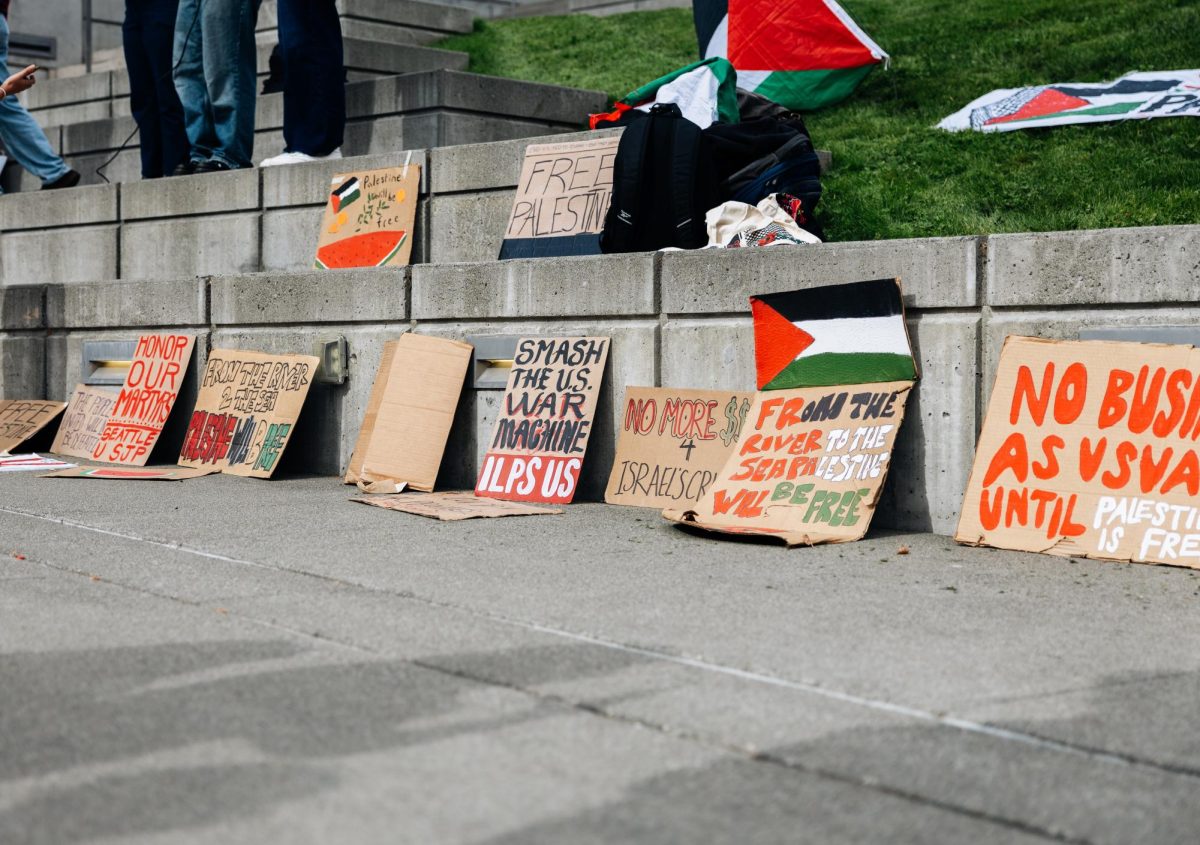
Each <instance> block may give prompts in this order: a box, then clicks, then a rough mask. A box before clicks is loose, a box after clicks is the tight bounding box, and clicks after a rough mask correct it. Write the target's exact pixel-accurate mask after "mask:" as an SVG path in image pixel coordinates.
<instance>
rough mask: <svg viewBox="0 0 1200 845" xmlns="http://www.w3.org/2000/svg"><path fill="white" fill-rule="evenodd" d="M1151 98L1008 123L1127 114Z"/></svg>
mask: <svg viewBox="0 0 1200 845" xmlns="http://www.w3.org/2000/svg"><path fill="white" fill-rule="evenodd" d="M1147 102H1149V100H1140V101H1138V102H1136V103H1113V104H1112V105H1110V106H1092V107H1091V108H1090V109H1070V110H1069V111H1057V112H1054V113H1053V114H1039V115H1035V116H1033V117H1022V118H1020V119H1019V120H1010V121H1007V122H1008V123H1028V122H1029V121H1031V120H1049V119H1050V118H1052V117H1074V116H1075V115H1077V114H1127V113H1128V112H1131V111H1134V110H1135V109H1140V108H1141V107H1142V106H1144V105H1145V104H1146V103H1147Z"/></svg>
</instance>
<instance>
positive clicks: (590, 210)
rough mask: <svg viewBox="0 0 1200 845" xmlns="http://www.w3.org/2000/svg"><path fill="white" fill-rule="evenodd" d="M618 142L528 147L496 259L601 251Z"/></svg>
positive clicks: (606, 141)
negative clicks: (601, 236)
mask: <svg viewBox="0 0 1200 845" xmlns="http://www.w3.org/2000/svg"><path fill="white" fill-rule="evenodd" d="M620 141H621V139H620V138H619V137H615V138H598V139H594V140H588V141H574V142H566V143H561V144H532V145H530V146H529V147H527V148H526V150H525V162H524V164H522V166H521V181H520V182H519V183H518V184H517V196H516V198H515V199H514V200H513V207H512V213H511V214H509V217H508V226H506V227H505V230H504V243H503V244H502V245H501V247H500V257H501V258H502V259H503V258H543V257H547V256H555V255H599V254H600V233H601V232H602V231H604V216H605V215H606V214H607V213H608V206H609V205H610V204H611V202H612V184H613V162H615V161H616V158H617V145H618V144H619V143H620Z"/></svg>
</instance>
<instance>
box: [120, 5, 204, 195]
mask: <svg viewBox="0 0 1200 845" xmlns="http://www.w3.org/2000/svg"><path fill="white" fill-rule="evenodd" d="M178 7H179V0H125V23H124V25H123V26H122V27H121V30H122V33H123V35H124V42H125V64H126V65H127V66H128V67H129V93H130V97H129V102H130V109H131V110H132V111H133V119H134V120H136V121H137V125H138V129H139V130H140V132H141V138H142V178H143V179H154V178H156V177H159V176H169V175H171V173H172V172H173V171H174V170H175V167H176V166H177V165H179V164H180V163H182V162H185V161H187V159H188V154H189V147H190V145H189V143H188V137H187V131H186V130H185V129H184V128H183V106H182V104H180V102H179V94H177V93H176V91H175V82H174V80H173V79H172V78H171V53H172V50H173V42H174V37H175V18H176V11H177V9H178Z"/></svg>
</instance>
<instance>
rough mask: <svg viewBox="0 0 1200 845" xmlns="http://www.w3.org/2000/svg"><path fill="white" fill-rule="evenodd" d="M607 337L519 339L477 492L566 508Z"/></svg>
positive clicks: (589, 422) (579, 464) (600, 376)
mask: <svg viewBox="0 0 1200 845" xmlns="http://www.w3.org/2000/svg"><path fill="white" fill-rule="evenodd" d="M608 344H609V341H608V338H594V337H578V338H522V339H521V340H519V341H518V342H517V349H516V353H515V355H514V358H513V365H512V371H511V372H510V374H509V378H508V388H507V390H505V393H504V398H503V399H502V400H501V408H500V413H499V416H498V418H497V420H496V425H495V428H494V430H493V433H492V440H491V443H490V444H489V447H488V452H487V455H486V457H485V458H484V463H483V470H482V472H481V473H480V475H479V481H478V483H477V484H476V485H475V493H476V495H479V496H487V497H491V498H497V499H512V500H519V501H532V502H555V503H566V502H570V501H571V499H572V498H573V497H574V495H575V490H576V487H577V486H578V483H579V472H580V469H581V468H582V466H583V456H584V453H585V452H586V450H587V441H588V437H589V435H590V434H591V427H592V418H593V416H594V415H595V412H596V400H597V397H598V395H599V391H600V383H601V381H602V379H603V377H604V366H605V362H606V361H607V359H608Z"/></svg>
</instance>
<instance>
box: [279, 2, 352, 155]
mask: <svg viewBox="0 0 1200 845" xmlns="http://www.w3.org/2000/svg"><path fill="white" fill-rule="evenodd" d="M279 52H280V54H281V55H282V56H283V70H284V88H283V141H284V144H285V148H284V151H285V152H289V153H306V154H308V155H311V156H326V155H329V154H330V153H331V152H333V151H334V150H336V149H337V148H338V147H340V146H341V145H342V135H343V132H344V131H345V128H346V69H345V66H344V64H343V55H342V24H341V19H340V18H339V17H338V13H337V6H336V2H335V0H279Z"/></svg>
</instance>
